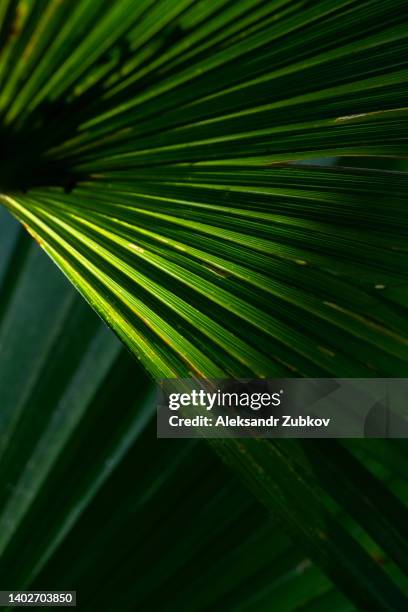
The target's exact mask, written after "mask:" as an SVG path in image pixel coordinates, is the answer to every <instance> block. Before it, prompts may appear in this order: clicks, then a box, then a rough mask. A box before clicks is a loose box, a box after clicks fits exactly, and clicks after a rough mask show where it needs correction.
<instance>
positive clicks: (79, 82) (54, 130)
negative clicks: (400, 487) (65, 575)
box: [0, 0, 408, 609]
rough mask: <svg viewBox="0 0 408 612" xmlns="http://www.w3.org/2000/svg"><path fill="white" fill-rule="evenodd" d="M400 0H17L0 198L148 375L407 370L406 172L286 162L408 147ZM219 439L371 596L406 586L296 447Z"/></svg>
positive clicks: (11, 4)
mask: <svg viewBox="0 0 408 612" xmlns="http://www.w3.org/2000/svg"><path fill="white" fill-rule="evenodd" d="M404 8H405V2H403V1H402V0H401V1H400V0H393V1H391V0H388V1H379V0H363V1H361V0H330V1H329V0H320V1H318V2H314V1H307V0H255V1H249V0H248V1H247V0H239V1H237V0H234V1H232V0H215V1H214V2H211V3H209V2H198V1H194V0H143V1H140V2H133V1H130V0H117V1H115V2H113V1H109V0H101V1H99V2H93V1H91V0H78V1H75V2H70V1H62V2H61V1H57V0H55V1H54V0H50V1H49V2H48V3H43V2H41V1H36V0H31V1H30V0H24V1H21V2H17V1H14V0H8V1H5V2H3V3H2V4H1V8H0V23H1V29H0V43H1V45H2V48H1V52H0V79H1V83H2V87H1V93H0V117H1V128H0V135H1V137H2V140H3V151H4V153H2V156H3V157H2V160H1V170H0V185H1V190H2V192H3V195H2V196H1V199H2V202H3V203H4V204H5V205H6V206H7V207H9V208H10V210H11V211H12V212H13V213H14V214H15V215H16V216H17V217H18V218H20V219H21V220H22V221H23V222H24V223H25V225H26V226H27V228H28V229H29V231H30V232H31V233H32V234H33V235H34V236H35V237H36V239H37V240H38V242H39V243H40V244H41V245H42V246H43V247H44V248H45V249H46V250H47V252H48V253H49V254H50V255H51V256H52V257H53V259H54V260H55V261H56V262H57V264H58V265H59V266H60V267H61V268H62V270H63V271H64V272H65V273H66V274H67V275H68V276H69V277H70V278H71V280H72V281H73V282H74V284H75V285H76V286H77V287H78V288H79V290H80V291H81V292H82V293H83V295H84V296H85V297H86V298H87V299H88V301H89V302H90V303H91V304H92V305H93V306H94V307H95V309H96V310H97V311H98V312H99V313H100V314H101V315H102V316H103V317H104V319H105V320H106V321H107V322H108V323H109V325H110V326H111V327H113V329H114V330H115V331H116V332H117V334H118V335H119V336H120V337H121V338H122V339H123V340H124V341H125V342H126V344H127V345H128V346H129V347H130V349H131V350H132V351H133V352H134V353H135V354H136V355H137V356H138V357H139V358H140V359H141V360H142V361H143V363H144V364H145V366H146V367H147V368H148V370H149V371H150V372H151V373H152V374H153V375H154V376H155V377H160V376H185V375H190V374H192V375H199V376H219V375H224V374H226V375H230V376H246V375H255V376H287V375H292V374H295V375H302V376H303V375H305V376H315V375H316V376H325V375H337V376H371V375H374V376H376V375H387V376H395V375H398V376H404V375H405V374H406V364H407V345H406V340H405V338H406V269H407V246H406V245H407V242H406V232H407V216H406V210H405V200H406V193H407V178H406V175H405V174H402V173H395V172H374V171H371V172H369V171H363V170H362V171H357V170H350V169H348V170H347V169H338V168H334V167H333V168H321V167H314V166H308V167H306V166H300V165H297V166H295V165H292V164H286V165H284V164H285V163H286V162H288V161H289V160H300V159H302V158H311V157H316V156H322V155H324V156H330V157H333V156H338V155H370V156H373V155H377V156H394V157H402V156H404V155H406V151H407V108H406V94H407V77H408V66H407V59H406V58H407V57H408V55H407V46H408V43H407V37H406V28H407V20H406V16H405V15H406V11H404ZM218 448H219V450H221V452H222V453H223V454H224V456H226V457H227V458H229V459H231V461H232V462H233V463H234V465H235V466H236V467H237V466H238V468H239V469H240V470H241V472H243V474H244V477H246V478H247V479H248V480H250V486H253V488H254V489H255V490H256V492H257V494H258V495H259V496H260V497H261V498H262V499H263V500H264V501H266V503H267V504H268V505H269V506H270V507H272V508H273V509H275V511H277V512H278V513H279V515H280V516H281V517H285V519H287V523H288V524H289V526H290V529H291V530H292V532H293V533H295V534H297V535H299V537H301V540H302V544H303V545H304V546H305V548H306V549H307V551H308V552H309V553H310V554H312V555H313V556H314V558H315V559H317V560H318V562H319V563H320V564H321V565H323V566H324V567H325V568H326V570H327V571H328V573H329V574H330V575H331V576H332V577H333V578H334V579H337V580H338V583H339V584H341V586H342V588H344V589H345V590H349V591H350V592H349V594H351V596H353V597H355V599H356V601H358V602H359V604H361V605H366V606H368V607H369V608H370V609H374V608H375V607H378V608H381V609H383V608H384V607H386V608H387V607H388V608H390V609H393V608H395V606H396V605H399V603H400V599H399V593H398V591H397V590H396V589H394V587H393V586H392V585H391V584H390V583H389V582H387V581H388V578H387V577H385V576H384V575H383V573H382V571H381V570H379V569H378V568H377V566H376V565H375V563H374V562H373V560H372V559H371V557H369V556H368V555H366V553H365V552H363V551H362V550H360V549H359V548H358V547H356V546H355V545H354V544H352V541H350V540H349V539H348V538H347V537H346V535H345V533H344V531H343V528H338V526H336V525H337V524H336V522H335V521H334V522H333V520H334V519H333V518H332V516H331V513H326V510H324V511H323V510H322V511H320V510H319V508H320V505H319V500H320V499H321V485H320V484H319V483H315V484H313V485H310V478H311V474H310V473H307V472H305V473H303V472H301V471H299V473H297V470H298V468H299V464H300V465H301V464H302V460H299V461H298V462H297V461H295V463H294V462H293V461H294V460H293V455H291V454H290V453H287V452H286V448H284V447H282V446H281V445H279V444H278V443H277V444H274V445H272V444H269V443H266V442H259V443H258V442H256V441H251V442H250V443H248V444H242V445H241V444H238V443H236V442H229V443H228V444H225V445H224V444H222V443H220V445H219V447H218ZM293 452H295V450H294V451H293ZM336 457H337V455H336ZM336 461H337V462H338V465H340V464H341V462H342V458H341V457H340V456H339V457H337V458H336V459H333V462H334V463H336ZM276 466H278V469H279V471H280V473H281V474H282V477H281V479H273V478H272V477H271V476H272V474H273V471H274V469H276ZM295 466H296V467H295ZM326 476H327V474H326ZM289 479H292V480H289ZM295 481H296V483H297V487H296V489H295V492H293V491H292V490H291V488H290V487H291V485H290V484H287V483H291V482H295ZM353 486H354V489H353V490H354V491H355V490H356V489H357V482H356V481H354V485H353ZM377 493H378V492H377ZM303 498H307V499H308V501H309V502H310V508H311V510H310V511H311V515H312V516H313V508H315V509H316V513H315V514H316V518H315V521H314V522H312V526H311V527H310V529H309V528H307V527H305V526H304V525H302V516H301V515H302V513H301V512H299V509H298V508H297V507H296V504H299V500H300V499H303ZM336 503H339V504H340V505H341V506H344V507H345V509H346V511H347V512H348V513H350V514H351V515H353V516H354V518H355V520H358V521H359V522H360V523H361V524H362V523H364V520H363V517H362V515H361V514H360V513H358V512H357V513H356V508H355V506H354V504H353V495H352V494H350V495H349V496H348V497H347V499H337V500H336ZM288 507H289V508H290V511H289V512H288V513H287V511H286V510H285V508H288ZM286 514H288V516H286ZM378 520H379V519H378ZM365 527H367V526H366V525H365ZM368 528H369V529H371V531H372V533H371V535H373V533H374V528H373V527H372V526H371V527H368ZM319 533H320V536H319ZM322 534H323V535H322ZM319 538H320V539H319ZM328 542H330V545H329V544H328ZM335 570H336V571H337V574H336V571H335ZM353 580H354V581H355V582H359V585H360V586H359V590H358V589H357V590H356V589H355V588H354V587H353V586H350V584H351V581H353Z"/></svg>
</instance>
